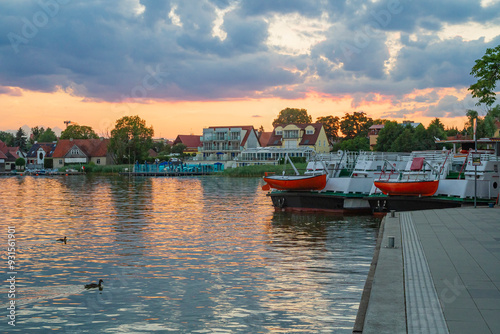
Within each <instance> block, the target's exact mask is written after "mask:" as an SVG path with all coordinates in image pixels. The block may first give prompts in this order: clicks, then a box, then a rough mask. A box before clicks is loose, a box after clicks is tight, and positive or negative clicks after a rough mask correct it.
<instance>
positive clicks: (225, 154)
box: [200, 126, 260, 160]
mask: <svg viewBox="0 0 500 334" xmlns="http://www.w3.org/2000/svg"><path fill="white" fill-rule="evenodd" d="M201 145H202V146H201V149H200V155H201V157H200V158H201V159H204V160H235V159H236V158H237V157H238V156H239V155H240V153H241V152H242V151H243V150H245V149H248V148H257V147H260V143H259V139H258V136H257V131H255V129H254V127H253V126H227V127H222V126H221V127H216V126H211V127H209V128H206V129H203V136H202V137H201Z"/></svg>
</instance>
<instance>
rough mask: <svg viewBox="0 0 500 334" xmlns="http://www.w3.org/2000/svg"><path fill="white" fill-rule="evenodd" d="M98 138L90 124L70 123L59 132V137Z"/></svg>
mask: <svg viewBox="0 0 500 334" xmlns="http://www.w3.org/2000/svg"><path fill="white" fill-rule="evenodd" d="M71 138H73V139H99V136H98V135H97V133H95V132H94V130H93V129H92V128H91V127H90V126H85V125H78V124H72V125H68V127H67V128H66V130H64V131H63V132H62V133H61V139H71Z"/></svg>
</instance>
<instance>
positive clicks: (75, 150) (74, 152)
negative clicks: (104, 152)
mask: <svg viewBox="0 0 500 334" xmlns="http://www.w3.org/2000/svg"><path fill="white" fill-rule="evenodd" d="M79 153H80V152H79V151H78V149H76V148H75V149H72V150H71V155H78V154H79Z"/></svg>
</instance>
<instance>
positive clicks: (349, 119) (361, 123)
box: [340, 111, 373, 139]
mask: <svg viewBox="0 0 500 334" xmlns="http://www.w3.org/2000/svg"><path fill="white" fill-rule="evenodd" d="M372 125H373V119H372V118H370V117H367V116H366V113H364V112H362V111H360V112H357V111H355V112H354V113H352V114H348V113H346V114H345V116H344V117H342V120H341V121H340V130H341V131H342V133H343V134H344V137H345V139H353V138H355V137H357V136H362V137H367V136H368V129H369V128H370V126H372Z"/></svg>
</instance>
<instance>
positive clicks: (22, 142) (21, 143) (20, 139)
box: [14, 128, 26, 151]
mask: <svg viewBox="0 0 500 334" xmlns="http://www.w3.org/2000/svg"><path fill="white" fill-rule="evenodd" d="M14 146H18V147H19V149H20V150H21V151H26V134H25V133H24V131H23V129H22V128H19V130H17V132H16V136H15V138H14Z"/></svg>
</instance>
